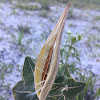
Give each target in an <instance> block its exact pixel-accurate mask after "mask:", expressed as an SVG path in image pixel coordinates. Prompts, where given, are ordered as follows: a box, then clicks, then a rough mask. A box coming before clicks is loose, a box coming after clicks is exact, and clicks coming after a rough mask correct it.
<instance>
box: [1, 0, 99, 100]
mask: <svg viewBox="0 0 100 100" xmlns="http://www.w3.org/2000/svg"><path fill="white" fill-rule="evenodd" d="M15 6H16V2H13V3H12V4H10V3H2V2H0V70H1V72H0V73H2V72H3V71H4V70H5V75H4V79H1V78H0V95H2V96H4V97H5V98H6V99H5V100H13V97H12V92H11V89H12V87H13V86H14V85H15V84H16V82H18V81H19V80H21V69H22V66H23V63H24V59H25V56H31V57H33V58H36V57H37V55H38V53H39V51H40V49H41V47H42V46H43V43H44V42H45V41H44V40H43V39H46V38H47V37H48V35H49V34H50V31H51V30H53V28H54V26H55V25H56V23H57V20H58V18H59V17H60V15H61V13H62V11H63V10H64V7H65V6H64V5H61V6H53V7H51V8H50V9H51V10H50V11H49V12H47V17H42V16H41V11H39V10H37V11H32V10H21V9H20V8H17V7H15ZM97 16H100V12H99V11H96V10H82V9H77V8H73V14H72V17H70V16H68V19H67V20H66V25H65V29H64V34H63V39H62V41H64V40H66V38H65V36H66V32H68V30H71V32H72V33H74V36H77V35H79V34H80V35H82V36H83V39H82V40H81V41H80V42H79V43H78V44H77V46H76V48H77V49H78V50H79V52H80V59H81V67H82V68H87V69H88V70H91V71H92V72H93V73H94V74H95V75H98V76H100V46H99V47H98V46H96V44H99V45H100V33H99V32H100V20H96V17H97ZM21 25H22V26H27V27H28V28H29V29H28V31H26V32H25V33H24V36H23V38H22V42H21V45H18V40H19V34H20V33H21V32H20V28H19V26H21ZM48 30H49V31H48ZM62 44H63V42H62ZM4 65H6V66H5V69H2V67H4ZM9 65H10V67H9ZM78 67H79V66H78ZM97 85H99V86H100V82H98V83H97ZM0 100H2V99H0Z"/></svg>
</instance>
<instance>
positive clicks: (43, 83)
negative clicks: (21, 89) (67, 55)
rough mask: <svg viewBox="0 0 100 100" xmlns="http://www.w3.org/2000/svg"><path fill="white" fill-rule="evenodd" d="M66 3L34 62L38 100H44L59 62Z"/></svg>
mask: <svg viewBox="0 0 100 100" xmlns="http://www.w3.org/2000/svg"><path fill="white" fill-rule="evenodd" d="M69 6H70V3H68V5H67V7H66V8H65V10H64V12H63V13H62V15H61V17H60V19H59V21H58V23H57V25H56V27H55V28H54V30H53V31H52V32H51V34H50V35H49V37H48V38H47V40H46V42H45V44H44V46H43V47H42V49H41V51H40V53H39V56H38V58H37V61H36V66H35V73H34V76H35V77H34V81H35V90H36V91H37V96H38V98H39V100H45V99H46V97H47V95H48V93H49V92H50V89H51V88H52V85H53V83H54V80H55V77H56V74H57V71H58V67H59V61H60V42H61V37H62V32H63V29H64V25H65V21H66V17H67V13H68V9H69Z"/></svg>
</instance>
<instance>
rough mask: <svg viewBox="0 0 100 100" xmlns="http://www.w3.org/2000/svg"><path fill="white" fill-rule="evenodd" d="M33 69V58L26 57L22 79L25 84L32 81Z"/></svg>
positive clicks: (29, 83)
mask: <svg viewBox="0 0 100 100" xmlns="http://www.w3.org/2000/svg"><path fill="white" fill-rule="evenodd" d="M34 69H35V60H34V59H32V58H30V57H26V58H25V61H24V66H23V80H24V82H25V86H29V85H32V84H33V83H34Z"/></svg>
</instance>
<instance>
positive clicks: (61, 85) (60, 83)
mask: <svg viewBox="0 0 100 100" xmlns="http://www.w3.org/2000/svg"><path fill="white" fill-rule="evenodd" d="M85 85H86V83H84V82H78V81H76V80H74V79H72V78H68V77H66V76H59V77H57V78H56V80H55V84H54V85H53V87H52V89H51V91H50V93H49V95H48V98H49V99H48V98H47V100H50V98H51V100H58V98H60V97H61V96H64V98H66V99H67V100H72V99H73V98H74V97H75V96H77V94H79V93H81V92H82V91H83V89H84V87H85ZM66 86H68V90H67V89H66V88H65V87H66ZM63 89H65V90H63ZM62 90H63V91H62ZM53 97H54V99H52V98H53ZM61 100H64V99H61Z"/></svg>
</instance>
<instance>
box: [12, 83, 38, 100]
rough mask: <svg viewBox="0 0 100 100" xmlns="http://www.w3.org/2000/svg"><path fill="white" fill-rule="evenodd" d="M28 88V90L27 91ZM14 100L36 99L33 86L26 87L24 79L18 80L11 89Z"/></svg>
mask: <svg viewBox="0 0 100 100" xmlns="http://www.w3.org/2000/svg"><path fill="white" fill-rule="evenodd" d="M29 90H30V91H29ZM12 91H13V96H14V99H15V100H38V98H37V95H36V94H35V93H34V88H33V86H30V87H26V86H25V85H24V81H19V82H18V83H17V84H16V85H15V86H14V87H13V89H12Z"/></svg>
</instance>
